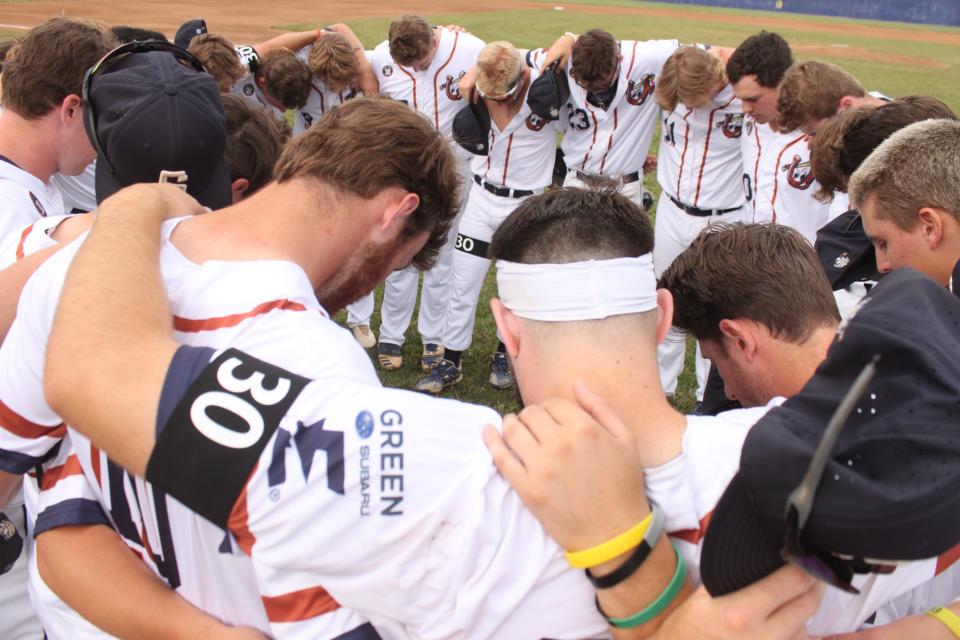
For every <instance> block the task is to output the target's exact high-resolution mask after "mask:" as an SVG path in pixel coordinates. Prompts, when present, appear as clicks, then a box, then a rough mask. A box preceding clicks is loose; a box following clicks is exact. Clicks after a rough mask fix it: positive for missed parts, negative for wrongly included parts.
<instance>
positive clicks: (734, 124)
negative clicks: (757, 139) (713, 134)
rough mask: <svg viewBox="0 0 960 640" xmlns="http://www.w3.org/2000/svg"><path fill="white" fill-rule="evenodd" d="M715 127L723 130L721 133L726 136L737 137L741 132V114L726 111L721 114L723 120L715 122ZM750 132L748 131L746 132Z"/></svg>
mask: <svg viewBox="0 0 960 640" xmlns="http://www.w3.org/2000/svg"><path fill="white" fill-rule="evenodd" d="M716 126H717V128H718V129H720V130H721V131H723V135H725V136H726V137H728V138H739V137H740V135H741V134H742V133H743V114H742V113H728V114H726V115H725V116H723V121H722V122H718V123H717V125H716ZM747 133H748V134H749V133H750V132H749V131H748V132H747Z"/></svg>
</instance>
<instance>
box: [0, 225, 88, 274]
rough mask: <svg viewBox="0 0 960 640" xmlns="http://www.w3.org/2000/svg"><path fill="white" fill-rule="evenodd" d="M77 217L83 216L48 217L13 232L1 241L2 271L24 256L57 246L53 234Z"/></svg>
mask: <svg viewBox="0 0 960 640" xmlns="http://www.w3.org/2000/svg"><path fill="white" fill-rule="evenodd" d="M75 215H82V214H75V213H66V214H61V215H56V216H47V217H46V218H40V219H39V220H37V221H36V222H33V223H31V224H28V225H25V226H24V227H22V228H17V229H14V230H13V231H11V232H10V233H9V234H7V236H6V237H5V238H2V239H0V269H6V268H7V267H9V266H10V265H12V264H13V263H14V262H16V261H17V260H20V259H21V258H23V257H24V256H28V255H30V254H31V253H36V252H37V251H41V250H43V249H46V248H48V247H52V246H54V245H55V244H57V241H56V240H54V239H53V238H52V237H51V234H52V233H53V232H54V231H56V229H57V227H58V226H60V223H61V222H63V221H64V220H66V219H67V218H70V217H73V216H75Z"/></svg>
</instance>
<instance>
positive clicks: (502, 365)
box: [490, 351, 513, 390]
mask: <svg viewBox="0 0 960 640" xmlns="http://www.w3.org/2000/svg"><path fill="white" fill-rule="evenodd" d="M490 386H491V387H493V388H494V389H501V390H502V389H509V388H510V387H512V386H513V371H510V363H509V362H507V354H505V353H503V352H502V351H494V352H493V355H492V356H490Z"/></svg>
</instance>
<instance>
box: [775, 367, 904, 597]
mask: <svg viewBox="0 0 960 640" xmlns="http://www.w3.org/2000/svg"><path fill="white" fill-rule="evenodd" d="M879 361H880V356H879V355H876V356H874V357H873V359H872V360H871V361H870V362H869V363H867V366H865V367H864V368H863V370H862V371H861V372H860V374H859V375H858V376H857V378H856V379H855V380H854V382H853V385H851V387H850V389H849V390H848V391H847V393H846V395H845V396H844V397H843V400H841V402H840V404H839V406H838V407H837V409H836V411H834V413H833V416H832V417H831V418H830V422H829V423H827V428H826V429H824V431H823V435H822V436H821V437H820V442H819V443H818V444H817V448H816V450H815V451H814V453H813V458H812V459H811V460H810V466H808V467H807V471H806V473H805V474H804V476H803V479H802V480H801V481H800V484H798V485H797V486H796V488H795V489H794V490H793V491H792V492H791V493H790V495H789V497H788V498H787V509H786V513H785V515H784V533H783V545H782V546H781V548H780V555H781V557H782V558H783V559H784V561H785V562H789V563H790V564H793V565H796V566H798V567H800V568H801V569H803V570H804V571H806V572H807V573H809V574H810V575H812V576H813V577H814V578H817V579H818V580H821V581H823V582H826V583H827V584H829V585H831V586H834V587H837V588H838V589H841V590H843V591H846V592H848V593H860V591H859V589H857V588H856V587H854V586H853V585H852V584H851V581H852V580H853V576H854V574H856V573H891V572H892V571H893V570H894V568H895V565H893V564H889V563H888V564H880V563H875V562H870V561H867V560H864V559H862V558H848V557H841V556H838V555H835V554H832V553H826V552H822V551H808V550H806V549H804V548H803V544H802V543H801V542H800V537H801V536H802V535H803V529H804V527H805V526H806V525H807V521H808V520H809V519H810V513H811V511H813V501H814V499H815V498H816V494H817V489H818V487H819V486H820V481H821V480H822V479H823V472H824V470H825V469H826V466H827V461H828V460H829V458H830V452H831V451H832V450H833V447H834V445H835V444H836V442H837V438H838V437H839V436H840V430H841V429H842V428H843V425H844V424H845V423H846V421H847V418H849V417H850V413H851V412H852V411H853V407H854V405H855V404H856V403H857V401H858V400H859V399H860V396H861V395H863V392H864V391H865V390H866V388H867V385H869V384H870V381H871V380H873V376H874V375H875V374H876V372H877V363H878V362H879Z"/></svg>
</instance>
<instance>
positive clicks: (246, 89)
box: [243, 84, 253, 96]
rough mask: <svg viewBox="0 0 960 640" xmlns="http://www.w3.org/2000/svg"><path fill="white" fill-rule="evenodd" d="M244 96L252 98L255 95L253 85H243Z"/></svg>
mask: <svg viewBox="0 0 960 640" xmlns="http://www.w3.org/2000/svg"><path fill="white" fill-rule="evenodd" d="M243 95H245V96H252V95H253V85H252V84H245V85H243Z"/></svg>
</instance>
